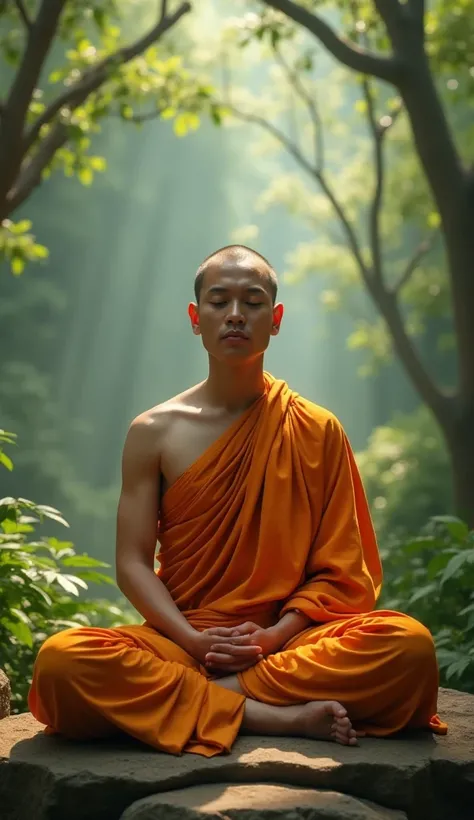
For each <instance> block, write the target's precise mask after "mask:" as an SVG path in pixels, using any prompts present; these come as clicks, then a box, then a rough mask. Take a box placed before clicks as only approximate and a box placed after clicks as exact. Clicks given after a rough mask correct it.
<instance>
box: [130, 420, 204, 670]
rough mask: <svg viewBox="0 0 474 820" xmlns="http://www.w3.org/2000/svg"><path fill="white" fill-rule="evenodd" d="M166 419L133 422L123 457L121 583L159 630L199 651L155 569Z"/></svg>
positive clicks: (191, 631)
mask: <svg viewBox="0 0 474 820" xmlns="http://www.w3.org/2000/svg"><path fill="white" fill-rule="evenodd" d="M159 427H160V422H159V421H158V422H157V421H155V420H151V419H149V418H147V417H146V416H139V417H138V418H137V419H135V421H134V422H133V423H132V424H131V426H130V429H129V431H128V435H127V439H126V441H125V447H124V451H123V458H122V491H121V495H120V500H119V505H118V512H117V548H116V574H117V583H118V585H119V587H120V589H121V590H122V592H123V594H124V595H125V596H126V597H127V598H128V600H129V601H130V602H131V603H132V604H133V606H134V607H135V608H136V609H137V610H138V612H140V614H141V615H143V617H144V618H145V619H146V620H147V621H148V622H149V623H150V624H152V626H154V627H155V628H156V629H157V630H158V631H159V632H161V633H162V634H163V635H165V636H166V637H167V638H170V640H172V641H174V642H175V643H177V644H178V645H179V646H181V647H182V648H183V649H185V650H186V651H187V652H189V653H190V654H194V651H193V649H194V643H195V639H196V637H197V633H196V631H195V630H194V629H193V628H192V627H191V626H190V625H189V624H188V622H187V620H186V618H185V617H184V615H182V614H181V612H180V610H179V609H178V607H177V606H176V604H175V603H174V601H173V599H172V597H171V595H170V594H169V592H168V590H167V588H166V587H165V585H164V584H163V582H162V581H161V580H160V579H159V578H158V576H157V575H156V574H155V571H154V554H155V549H156V540H157V539H156V534H157V524H158V515H159V480H160V438H161V435H160V433H161V432H162V431H160V429H159Z"/></svg>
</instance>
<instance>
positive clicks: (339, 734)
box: [287, 700, 358, 746]
mask: <svg viewBox="0 0 474 820" xmlns="http://www.w3.org/2000/svg"><path fill="white" fill-rule="evenodd" d="M287 709H288V710H289V709H292V710H295V711H294V721H295V724H294V725H295V729H296V730H297V732H298V734H301V735H303V736H304V737H312V738H315V739H316V740H333V741H335V742H336V743H341V744H342V745H343V746H357V745H358V741H357V737H358V733H357V732H356V731H355V729H353V728H352V723H351V721H350V720H349V717H348V715H347V710H346V709H344V707H343V706H341V704H340V703H338V702H337V701H335V700H321V701H312V702H311V703H304V704H302V705H301V706H288V707H287ZM288 717H291V716H290V715H288Z"/></svg>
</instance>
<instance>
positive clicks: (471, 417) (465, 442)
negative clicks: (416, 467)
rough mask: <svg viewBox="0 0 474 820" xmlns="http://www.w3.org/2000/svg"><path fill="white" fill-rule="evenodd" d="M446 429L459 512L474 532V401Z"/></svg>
mask: <svg viewBox="0 0 474 820" xmlns="http://www.w3.org/2000/svg"><path fill="white" fill-rule="evenodd" d="M458 408H459V405H458ZM443 430H444V434H445V438H446V442H447V445H448V451H449V454H450V457H451V468H452V477H453V490H454V504H455V509H456V513H457V515H458V516H459V518H462V519H463V520H464V521H466V523H467V524H468V525H469V527H470V529H474V402H471V404H470V406H468V407H466V406H465V407H464V408H463V409H458V410H457V412H456V413H455V417H454V419H453V420H452V423H451V425H450V426H449V427H448V428H446V427H444V426H443Z"/></svg>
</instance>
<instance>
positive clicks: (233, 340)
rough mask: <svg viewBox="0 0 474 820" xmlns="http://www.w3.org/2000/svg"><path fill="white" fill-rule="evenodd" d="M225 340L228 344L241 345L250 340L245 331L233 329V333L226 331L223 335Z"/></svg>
mask: <svg viewBox="0 0 474 820" xmlns="http://www.w3.org/2000/svg"><path fill="white" fill-rule="evenodd" d="M222 340H223V342H225V343H226V344H228V345H231V346H236V347H239V346H240V345H244V344H246V342H248V340H249V337H248V336H247V335H246V334H245V333H238V332H237V331H233V332H231V333H225V334H224V336H223V337H222Z"/></svg>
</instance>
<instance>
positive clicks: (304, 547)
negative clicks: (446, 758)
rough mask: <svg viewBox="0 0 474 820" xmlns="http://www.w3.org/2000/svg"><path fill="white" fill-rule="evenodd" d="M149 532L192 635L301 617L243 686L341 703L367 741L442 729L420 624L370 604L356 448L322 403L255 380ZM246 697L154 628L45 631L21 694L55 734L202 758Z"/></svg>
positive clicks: (277, 698) (370, 567)
mask: <svg viewBox="0 0 474 820" xmlns="http://www.w3.org/2000/svg"><path fill="white" fill-rule="evenodd" d="M158 534H159V541H160V551H159V555H158V558H159V562H160V569H159V571H158V573H159V576H160V578H161V580H162V581H163V582H164V583H165V585H166V587H167V589H168V590H169V592H170V594H171V596H172V598H173V600H174V601H175V603H176V605H177V606H178V607H179V609H180V610H181V612H182V613H183V614H184V615H185V617H186V618H187V619H188V621H189V622H190V623H191V624H192V625H193V626H194V627H195V628H196V629H197V630H202V629H206V628H208V627H211V626H236V625H238V624H241V623H242V622H244V621H247V620H251V621H254V622H256V623H258V624H259V625H260V626H262V627H269V626H271V625H272V624H275V623H276V622H277V621H278V619H279V618H280V617H282V616H283V615H284V614H285V613H286V612H288V611H289V610H291V609H299V610H300V611H301V612H302V613H304V614H305V615H307V616H308V617H309V618H310V619H311V620H312V622H313V625H312V626H311V627H310V628H309V629H306V630H304V631H303V632H302V633H300V634H299V635H296V636H294V637H293V638H292V639H291V640H290V641H288V643H287V644H286V645H285V646H284V647H282V649H281V651H279V652H277V653H275V654H274V655H270V656H268V657H267V658H264V659H263V660H262V661H260V662H259V663H257V664H256V665H255V666H254V667H252V668H250V669H248V670H246V671H245V672H242V673H240V674H239V681H240V684H241V687H242V690H243V692H244V693H245V696H247V697H250V698H253V699H256V700H260V701H262V702H264V703H270V704H274V705H279V706H284V705H289V704H293V703H302V702H307V701H309V700H339V701H340V702H341V703H342V704H343V705H344V706H345V707H346V708H347V709H348V712H349V716H350V718H351V720H352V721H353V724H354V725H355V728H357V729H360V730H362V731H366V732H367V733H368V734H372V735H379V736H384V735H390V734H393V733H394V732H396V731H399V730H400V729H403V728H406V727H418V728H431V729H432V730H433V731H436V732H440V733H445V732H446V725H445V724H443V723H442V722H441V721H440V719H439V717H438V716H437V714H436V704H437V692H438V669H437V664H436V657H435V653H434V647H433V642H432V639H431V636H430V634H429V632H428V630H426V629H425V627H423V626H422V625H421V624H419V623H418V622H417V621H415V620H413V619H412V618H409V617H408V616H406V615H402V614H400V613H394V612H387V611H376V612H374V611H373V610H374V606H375V604H376V601H377V598H378V595H379V592H380V587H381V581H382V571H381V565H380V559H379V553H378V548H377V543H376V539H375V535H374V531H373V527H372V522H371V518H370V514H369V510H368V505H367V501H366V497H365V493H364V490H363V487H362V484H361V480H360V476H359V473H358V470H357V467H356V464H355V461H354V456H353V454H352V451H351V447H350V445H349V442H348V440H347V438H346V435H345V433H344V431H343V429H342V427H341V425H340V423H339V422H338V420H337V419H336V418H335V417H334V416H333V415H332V414H331V413H330V412H328V411H326V410H324V409H323V408H321V407H318V406H317V405H315V404H313V403H312V402H310V401H307V400H305V399H303V398H302V397H300V396H299V395H298V394H297V393H295V392H293V391H291V390H290V389H289V387H288V386H287V384H286V383H285V382H283V381H278V380H276V379H274V378H273V377H271V376H270V375H269V374H265V393H264V395H263V396H262V397H261V398H259V399H258V400H257V401H256V402H254V404H252V405H251V407H250V408H249V409H248V410H247V411H246V412H244V413H243V415H242V416H241V417H240V418H239V419H238V420H237V421H236V422H234V423H233V424H232V425H231V426H230V427H229V429H228V430H227V431H226V432H225V433H224V434H223V435H222V436H220V437H219V438H218V439H217V440H216V441H215V442H214V443H213V444H212V445H211V446H210V447H209V448H208V449H207V450H206V451H205V452H204V453H203V454H202V455H201V456H200V457H199V458H198V459H197V460H196V461H195V462H194V463H193V464H192V465H191V466H190V467H189V468H188V469H187V470H186V471H185V472H184V473H183V474H182V475H181V476H180V478H178V480H177V481H176V482H175V483H174V484H172V485H171V487H170V488H169V489H168V490H167V491H166V493H165V494H164V497H163V499H162V505H161V516H160V525H159V533H158ZM67 660H69V662H70V663H72V667H71V669H72V670H73V671H72V672H71V674H68V673H67V669H68V663H67ZM244 706H245V699H244V697H243V696H242V695H239V694H236V693H234V692H231V691H228V690H225V689H223V687H219V685H218V683H215V682H213V681H210V680H208V678H207V676H206V671H205V670H204V669H203V668H202V667H200V665H199V664H198V663H197V662H196V661H195V660H194V659H193V658H191V657H190V656H189V655H188V654H187V653H185V652H184V650H182V649H181V648H180V647H177V646H175V644H173V643H172V642H171V641H169V640H168V639H166V638H165V637H164V636H162V635H160V634H159V633H158V632H157V631H156V630H154V629H153V628H152V627H151V626H150V625H149V624H147V625H143V626H136V627H122V628H120V629H116V630H100V629H92V628H87V629H78V630H66V631H65V632H63V633H59V635H56V636H53V638H51V639H49V640H48V641H47V642H46V643H45V645H44V647H43V648H42V650H40V653H39V656H38V659H37V662H36V666H35V675H34V679H33V684H32V689H31V693H30V708H31V710H32V712H33V713H34V714H35V715H36V717H38V719H39V720H42V721H43V722H44V723H46V724H47V725H48V726H50V727H51V729H52V730H55V731H60V732H63V733H64V734H69V735H70V736H73V737H92V736H101V735H104V734H107V733H110V732H111V731H114V730H117V729H120V730H123V731H126V732H127V733H128V734H131V735H132V736H134V737H137V738H138V739H140V740H143V741H145V742H147V743H149V744H150V745H153V746H155V748H158V749H163V750H165V751H168V752H171V753H175V754H179V753H181V752H182V751H192V752H197V753H200V754H204V755H206V756H211V755H213V754H217V753H219V752H225V751H229V750H230V748H231V746H232V743H233V741H234V740H235V737H236V735H237V733H238V731H239V727H240V724H241V721H242V718H243V713H244ZM74 714H76V716H78V717H76V718H74V717H73V716H71V715H74Z"/></svg>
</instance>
